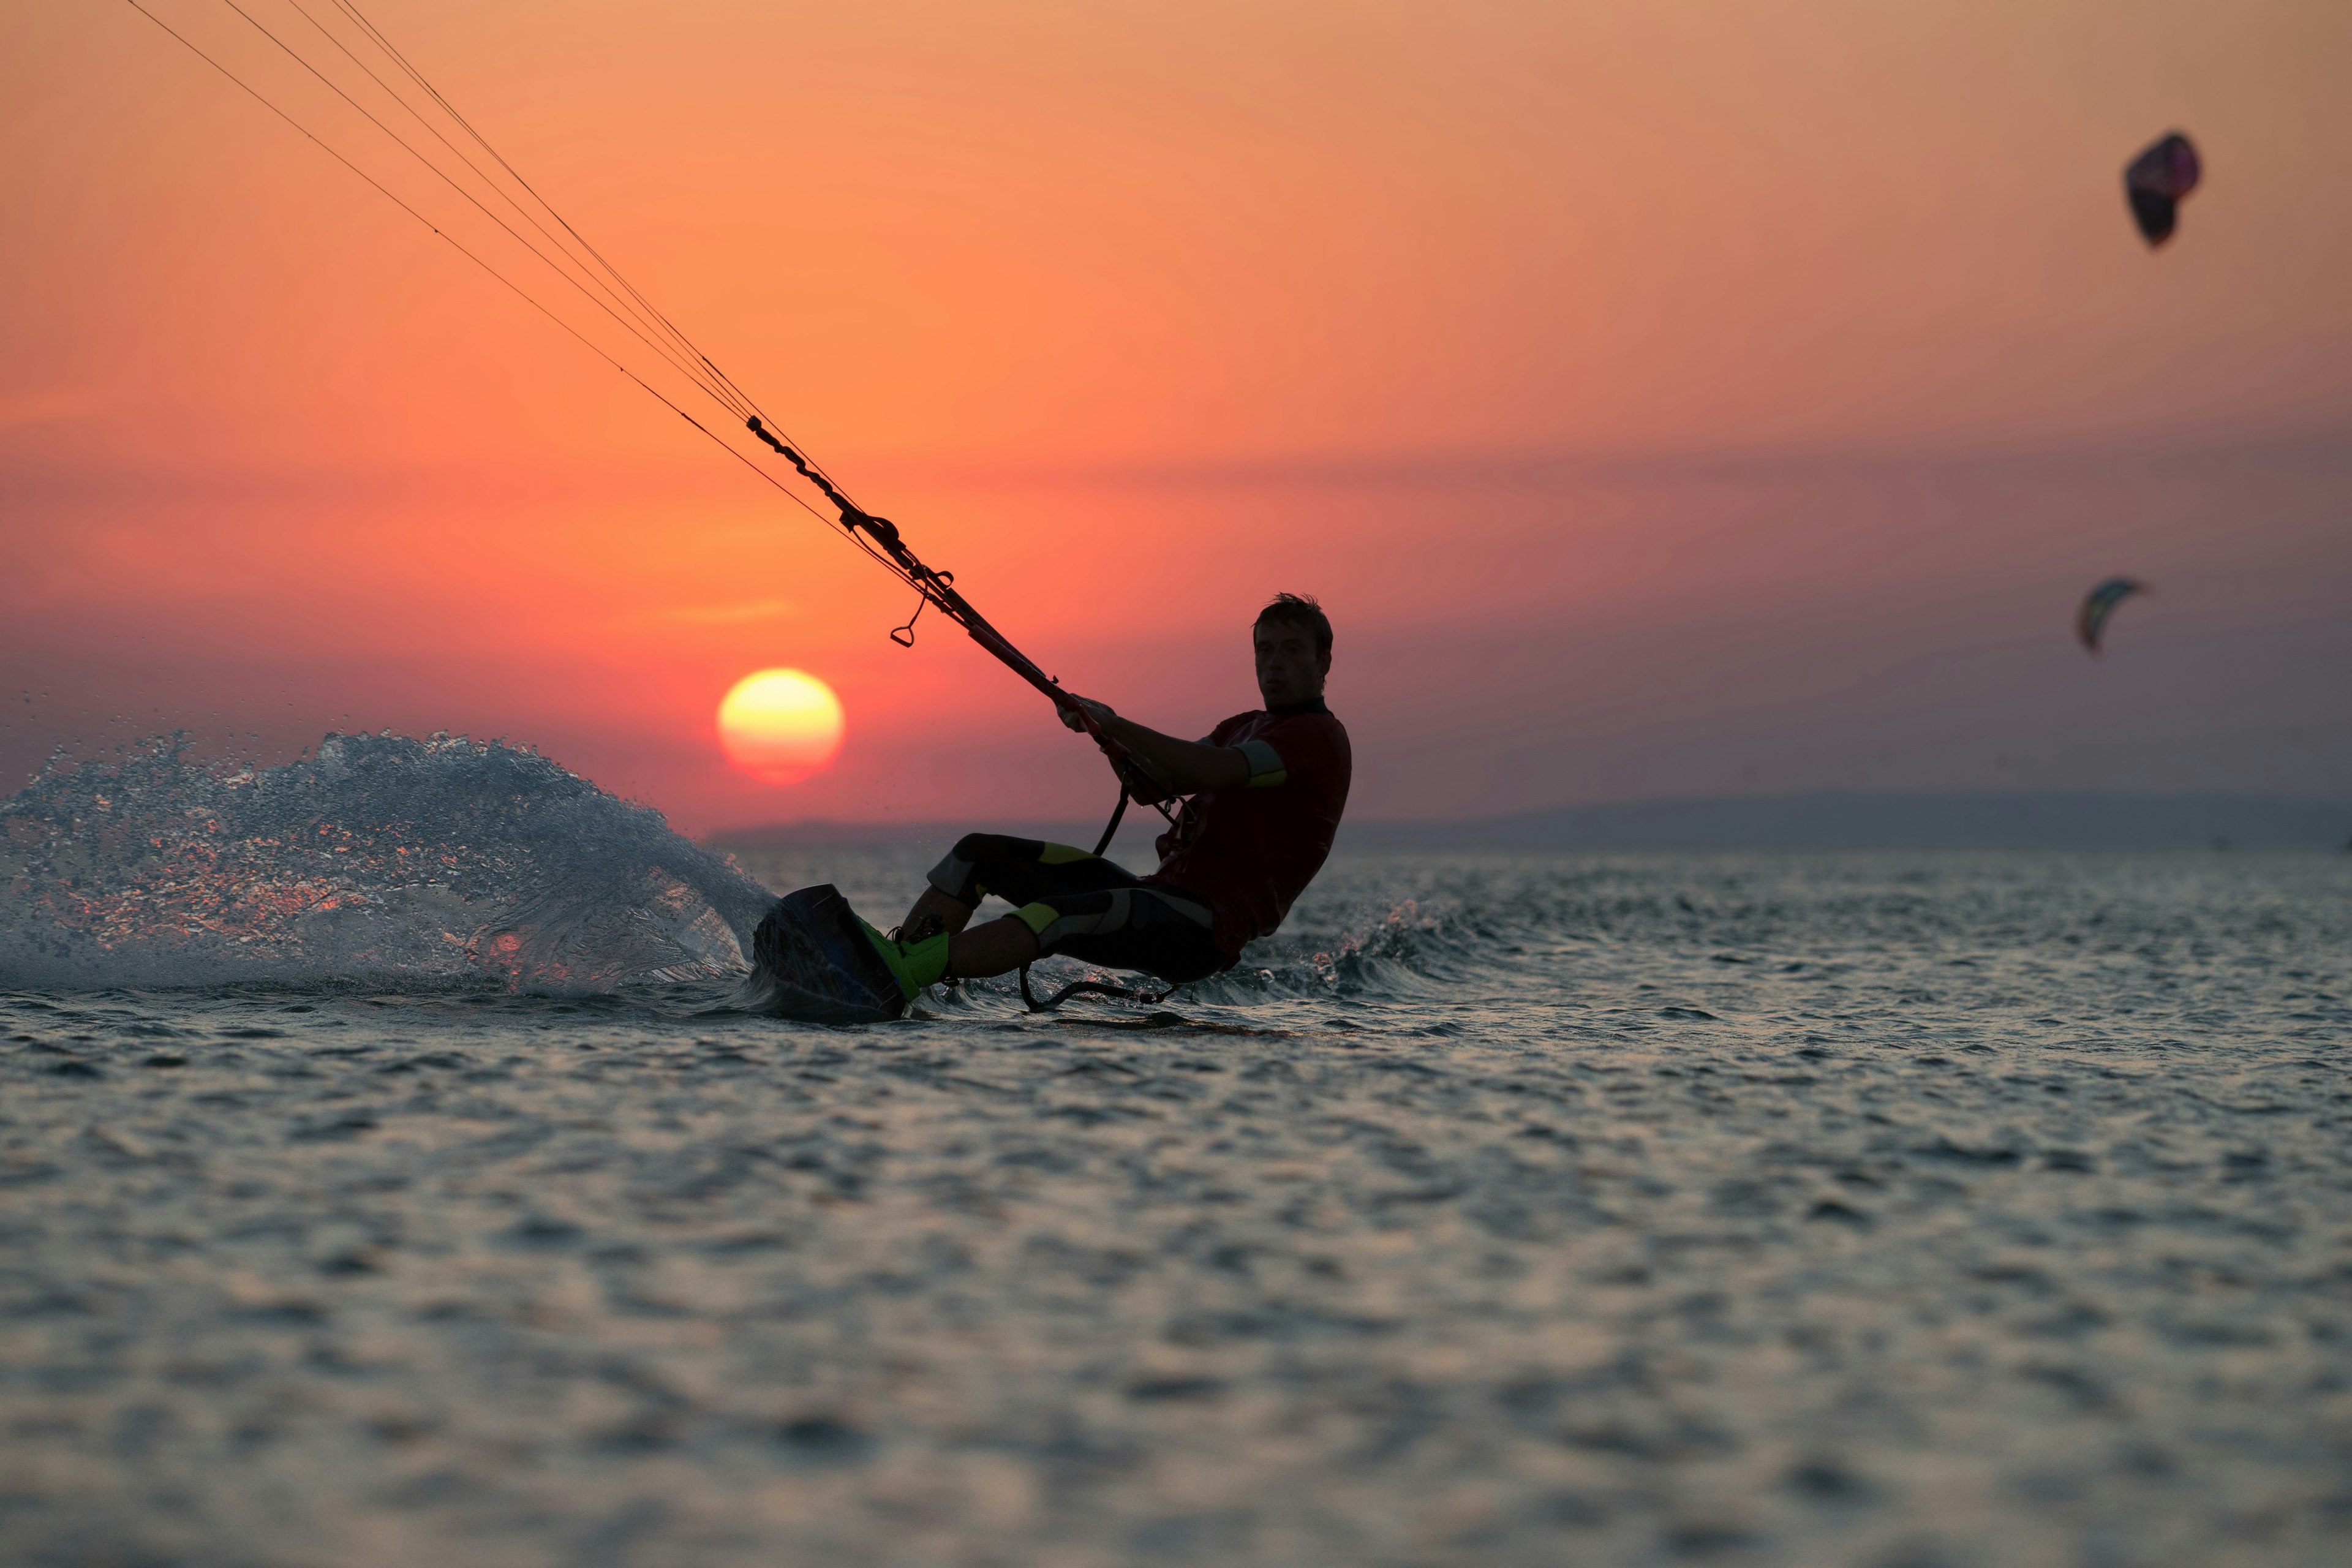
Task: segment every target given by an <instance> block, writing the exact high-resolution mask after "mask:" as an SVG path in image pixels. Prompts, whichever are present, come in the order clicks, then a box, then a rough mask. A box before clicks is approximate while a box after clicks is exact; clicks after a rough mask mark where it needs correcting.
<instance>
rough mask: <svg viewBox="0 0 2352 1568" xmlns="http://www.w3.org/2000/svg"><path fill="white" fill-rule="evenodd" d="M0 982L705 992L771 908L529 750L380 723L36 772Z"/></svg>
mask: <svg viewBox="0 0 2352 1568" xmlns="http://www.w3.org/2000/svg"><path fill="white" fill-rule="evenodd" d="M0 886H5V887H6V889H8V895H9V896H8V899H7V903H6V908H5V912H0V978H5V979H7V980H9V981H14V982H20V983H26V984H76V985H89V984H109V985H121V984H149V985H153V984H163V985H198V984H218V983H221V982H224V981H232V982H233V981H251V980H270V981H288V982H300V981H317V980H324V979H343V978H359V977H367V976H394V977H401V978H405V979H426V980H457V979H465V978H470V977H479V976H484V975H488V976H493V977H496V978H499V979H501V980H503V981H504V982H505V983H506V984H508V985H509V986H511V987H514V988H517V989H525V990H547V991H567V992H577V991H604V990H609V989H611V988H612V987H614V986H616V985H620V984H628V983H630V982H633V981H646V980H683V979H701V978H714V977H719V976H726V975H735V974H740V973H744V972H745V971H746V970H747V968H748V964H747V963H746V961H745V957H744V954H745V953H746V952H748V950H749V947H750V940H751V929H752V927H753V926H754V925H756V924H757V923H758V921H759V918H760V915H761V912H762V911H763V910H765V908H766V907H767V905H768V904H769V903H770V902H771V901H772V900H771V898H770V896H769V894H768V893H767V891H766V890H765V889H762V888H761V886H760V885H759V884H758V883H757V882H755V881H753V880H752V879H751V878H750V877H748V876H746V875H744V873H743V872H742V871H741V870H740V869H739V868H737V867H736V866H735V865H734V864H733V863H732V862H731V861H730V860H725V859H721V858H719V857H717V856H714V855H712V854H710V853H709V852H708V851H706V850H703V849H699V848H698V847H695V846H694V845H692V844H689V843H688V842H687V841H686V840H685V839H683V838H681V837H678V836H677V834H675V833H673V832H671V831H670V829H669V826H668V825H667V823H666V822H664V821H663V819H662V816H661V814H660V813H658V812H656V811H654V810H652V809H651V808H649V807H646V806H642V805H632V804H630V803H628V802H626V801H624V800H621V799H618V798H617V797H615V796H614V795H608V794H606V793H605V792H604V791H603V790H601V789H599V788H597V787H596V786H595V785H594V784H591V783H590V782H589V781H587V780H586V779H583V778H582V777H580V776H579V775H577V774H576V773H570V772H568V771H566V770H565V769H563V768H562V767H559V766H558V765H557V764H555V763H552V762H550V761H549V760H548V759H547V758H545V757H542V756H541V755H539V754H538V753H537V752H533V751H530V750H528V749H523V748H518V747H513V746H509V745H507V744H505V743H504V742H496V741H493V742H478V741H471V740H468V739H467V738H465V737H464V736H450V735H446V734H439V735H435V736H433V737H432V738H431V739H429V740H425V741H416V740H411V739H409V738H407V737H404V736H395V735H394V734H393V733H392V732H391V731H384V732H383V734H381V735H335V734H331V735H329V736H327V737H326V739H325V740H323V741H322V742H320V745H319V748H318V750H317V752H315V753H313V754H311V755H309V756H306V757H303V758H301V759H299V760H297V761H295V762H291V763H284V764H282V765H280V766H278V767H269V768H256V767H252V766H249V765H239V764H234V763H204V762H199V761H195V760H194V759H192V758H191V757H190V755H189V748H188V746H187V743H186V742H185V740H184V738H183V737H182V736H172V737H163V738H157V739H154V740H151V741H148V742H142V744H141V745H140V746H139V747H137V748H135V749H134V750H132V751H131V752H130V754H129V755H127V756H126V757H125V758H124V759H123V760H122V761H121V762H116V763H80V764H79V765H78V764H76V763H73V762H71V761H70V760H68V759H66V758H64V757H62V756H59V757H55V758H52V759H51V761H50V763H49V765H48V766H47V767H46V768H44V769H43V770H42V772H41V773H40V776H38V777H37V778H36V779H35V780H34V781H33V782H32V783H31V784H28V785H26V787H25V788H24V789H23V790H21V791H19V792H18V793H17V794H16V795H14V796H12V797H10V798H9V799H7V800H6V801H5V802H0Z"/></svg>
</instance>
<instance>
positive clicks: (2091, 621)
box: [2074, 577, 2147, 653]
mask: <svg viewBox="0 0 2352 1568" xmlns="http://www.w3.org/2000/svg"><path fill="white" fill-rule="evenodd" d="M2145 593H2147V584H2145V583H2135V582H2133V581H2132V580H2131V579H2130V578H2128V577H2110V578H2108V579H2107V580H2106V581H2105V582H2104V583H2102V584H2099V585H2098V586H2097V587H2095V588H2094V589H2092V590H2091V591H2090V592H2089V593H2087V594H2085V595H2083V607H2082V608H2081V609H2079V610H2077V611H2075V612H2074V635H2075V636H2076V637H2080V638H2081V639H2082V641H2083V646H2084V647H2086V648H2089V649H2090V650H2091V651H2092V652H2093V653H2096V652H2098V651H2099V638H2100V637H2102V636H2103V635H2104V634H2105V631H2106V629H2107V617H2108V616H2112V615H2114V614H2115V613H2116V605H2120V604H2122V603H2123V602H2124V601H2125V600H2126V599H2128V598H2130V597H2131V596H2132V595H2134V594H2145Z"/></svg>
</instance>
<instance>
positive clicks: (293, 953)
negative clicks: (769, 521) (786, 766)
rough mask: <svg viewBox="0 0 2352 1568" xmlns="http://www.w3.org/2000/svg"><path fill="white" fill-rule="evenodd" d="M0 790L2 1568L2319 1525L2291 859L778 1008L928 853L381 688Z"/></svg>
mask: <svg viewBox="0 0 2352 1568" xmlns="http://www.w3.org/2000/svg"><path fill="white" fill-rule="evenodd" d="M0 832H5V843H0V886H4V887H5V889H6V903H5V914H0V1561H5V1562H8V1563H126V1564H127V1563H159V1564H160V1563H173V1564H178V1563H188V1564H213V1563H218V1564H248V1563H249V1564H275V1563H287V1564H297V1563H302V1564H308V1563H338V1564H384V1565H387V1568H389V1565H394V1564H414V1563H440V1564H449V1565H461V1564H473V1563H483V1564H495V1563H517V1564H540V1563H546V1564H557V1563H563V1564H572V1563H616V1564H623V1563H628V1564H633V1563H644V1564H663V1565H674V1564H681V1563H688V1564H690V1563H724V1564H732V1563H745V1564H751V1563H761V1564H768V1563H840V1564H877V1565H879V1564H930V1563H938V1564H963V1563H971V1564H981V1563H1003V1564H1008V1565H1011V1564H1023V1565H1026V1564H1071V1565H1079V1564H1105V1565H1108V1564H1126V1563H1220V1564H1225V1563H1268V1564H1335V1563H1348V1564H1414V1563H1481V1564H1495V1563H1500V1564H1518V1563H1527V1564H1538V1563H1541V1564H1551V1563H1562V1562H1594V1563H1600V1562H1606V1563H1679V1562H1684V1561H1706V1562H1727V1563H1790V1564H1798V1563H1802V1564H1816V1563H1856V1564H1875V1565H1883V1568H1901V1565H1917V1568H1928V1565H1932V1564H1943V1563H1949V1564H1979V1563H1981V1564H2053V1565H2055V1564H2139V1563H2146V1564H2171V1563H2313V1564H2318V1563H2340V1562H2342V1561H2343V1560H2344V1557H2343V1552H2344V1544H2345V1542H2346V1541H2347V1539H2352V1201H2348V1200H2347V1192H2352V1071H2347V1065H2352V1058H2348V1057H2347V1037H2352V862H2347V860H2346V859H2345V858H2340V857H2339V858H2322V857H2308V858H2304V857H2293V856H2230V855H2214V854H2200V855H2169V856H2167V855H2148V856H2104V857H2082V858H2071V857H2064V856H2054V855H2043V856H2032V857H2027V856H2003V855H1990V854H1841V855H1805V854H1794V853H1783V854H1773V855H1736V854H1668V853H1657V854H1609V855H1571V854H1562V855H1545V856H1472V855H1444V856H1415V855H1382V856H1371V855H1348V854H1345V853H1343V854H1341V855H1340V856H1339V857H1338V858H1335V860H1334V862H1333V863H1332V865H1331V866H1330V867H1329V868H1328V869H1327V870H1326V872H1325V873H1324V875H1323V877H1322V878H1321V879H1320V880H1318V883H1317V884H1316V885H1315V887H1314V888H1313V889H1310V890H1309V892H1308V893H1307V896H1306V898H1305V899H1303V900H1301V902H1300V904H1299V906H1298V908H1297V910H1295V911H1294V912H1293V915H1292V918H1291V921H1290V922H1289V924H1288V925H1287V926H1286V929H1285V930H1284V931H1283V932H1282V933H1281V934H1280V935H1279V936H1277V937H1276V938H1275V939H1273V940H1270V941H1268V942H1262V943H1259V944H1257V945H1256V946H1255V947H1253V948H1252V949H1251V951H1250V952H1249V953H1248V954H1247V955H1246V958H1245V961H1244V963H1243V964H1242V965H1241V966H1240V967H1239V968H1238V969H1236V970H1234V972H1232V973H1229V974H1227V975H1225V976H1223V977H1221V978H1219V979H1217V980H1214V981H1213V982H1210V983H1207V984H1200V985H1195V986H1192V987H1188V988H1186V989H1184V990H1182V991H1180V992H1179V993H1177V994H1176V995H1175V996H1174V997H1173V998H1171V1000H1170V1001H1169V1002H1167V1003H1165V1004H1162V1005H1159V1006H1156V1007H1140V1008H1139V1007H1134V1006H1126V1005H1105V1004H1098V1003H1074V1004H1072V1005H1070V1006H1068V1007H1067V1008H1066V1010H1065V1011H1063V1012H1061V1013H1059V1014H1055V1015H1050V1016H1030V1015H1028V1014H1025V1013H1024V1011H1023V1010H1022V1007H1021V1005H1020V1003H1019V1000H1018V997H1017V995H1016V994H1014V992H1013V988H1012V987H1011V985H1010V984H1009V983H1001V982H1000V983H982V984H971V985H969V986H966V987H964V988H963V989H962V990H961V992H958V993H954V994H942V993H934V994H932V995H931V996H930V997H929V999H927V1000H926V1002H925V1003H924V1004H923V1005H921V1006H920V1007H919V1009H918V1010H917V1012H916V1014H915V1016H911V1017H909V1018H908V1019H907V1020H905V1021H903V1022H899V1023H897V1024H892V1025H886V1026H872V1027H863V1028H814V1027H807V1026H796V1025H792V1024H788V1023H784V1022H782V1021H780V1020H777V1019H774V1018H771V1017H765V1016H758V1015H756V1014H753V1013H747V1012H744V1011H741V1010H739V1007H738V1005H737V1004H738V1002H739V1001H740V996H741V994H742V984H741V982H742V978H743V974H744V964H743V961H742V952H741V948H742V943H743V941H744V939H745V938H746V937H747V935H748V931H749V929H750V926H751V923H753V922H755V921H756V920H757V918H758V915H759V913H760V910H761V906H762V905H763V903H764V901H765V900H766V898H767V896H768V890H770V889H786V888H789V887H792V886H796V885H799V884H801V883H803V882H807V881H815V880H831V881H835V882H837V883H839V884H840V885H841V886H842V888H843V889H844V890H845V892H847V893H848V894H849V895H850V896H851V898H852V899H853V900H855V901H856V902H857V903H858V905H859V906H860V907H861V908H863V909H866V910H868V911H869V912H876V913H877V914H878V915H879V916H880V918H885V919H887V918H893V917H895V914H896V913H897V912H898V910H901V909H903V907H904V904H905V903H906V901H907V900H908V895H909V894H910V892H911V891H912V890H913V889H915V887H916V885H917V883H918V880H919V876H920V872H921V870H922V868H923V865H924V863H925V861H926V860H927V859H928V858H929V855H928V853H926V852H920V851H916V850H912V849H909V850H905V851H896V850H877V849H853V848H846V847H816V846H812V847H806V848H803V849H801V850H798V851H794V852H793V853H790V854H780V855H777V856H774V857H772V858H769V859H766V860H763V861H758V862H754V863H751V864H748V865H740V866H739V865H735V864H732V863H730V862H729V861H728V860H726V859H725V858H722V857H719V856H715V855H712V854H710V853H709V852H706V851H704V850H702V849H699V848H698V847H694V846H692V845H690V844H688V843H686V842H684V841H683V840H681V839H679V838H677V837H675V836H674V835H671V834H670V833H668V831H667V829H666V828H665V827H664V826H662V825H661V823H660V821H659V819H658V818H657V817H656V816H654V815H653V814H651V813H650V812H646V811H645V810H643V809H641V808H638V807H635V806H631V805H626V804H625V803H623V802H620V801H617V800H614V799H613V798H612V797H610V796H608V795H604V794H602V793H601V792H599V791H597V790H595V789H594V788H593V787H592V786H590V785H588V784H585V783H583V781H580V780H578V779H575V778H572V776H571V775H569V774H567V773H563V772H562V770H561V769H560V768H557V767H555V766H554V765H553V764H552V763H548V762H546V761H545V760H544V759H541V758H539V757H536V756H533V755H531V754H530V753H528V752H520V751H515V750H511V749H509V748H506V747H502V746H483V745H477V744H474V743H472V742H464V741H457V740H451V739H447V738H436V740H434V741H432V742H412V741H405V740H401V739H398V738H395V737H388V736H379V737H372V738H371V737H341V738H336V739H334V740H331V741H330V742H328V743H327V744H325V745H323V746H322V747H321V748H320V750H319V752H318V753H317V754H316V755H315V756H311V757H307V758H305V759H303V760H302V761H300V762H299V763H294V764H291V765H289V766H287V767H283V768H277V769H236V770H231V769H224V768H221V767H218V766H213V767H205V766H200V765H198V764H196V763H194V762H193V761H191V760H190V759H188V758H187V757H186V756H185V755H184V753H182V752H177V751H175V750H174V749H173V747H172V746H170V745H169V744H160V745H157V746H155V747H152V748H149V749H146V750H143V751H142V752H137V753H135V754H132V755H131V756H129V757H127V758H126V759H124V760H123V761H121V762H120V763H111V764H110V765H108V766H104V767H99V766H89V767H82V768H79V769H76V768H73V767H70V766H64V765H61V766H59V767H58V768H56V769H53V770H52V771H51V772H50V773H47V774H45V775H44V777H43V778H42V779H40V780H38V781H37V782H36V783H35V784H33V785H32V786H31V787H30V788H28V789H27V790H26V791H25V792H24V793H23V794H21V795H17V796H16V797H15V798H14V799H13V800H11V801H9V802H7V803H6V804H5V805H4V806H0ZM1077 973H1081V972H1080V971H1079V970H1078V969H1077V968H1076V966H1075V965H1070V964H1066V963H1058V962H1057V963H1049V964H1048V965H1045V966H1043V968H1042V969H1041V976H1043V975H1051V976H1052V977H1055V978H1069V977H1073V976H1075V975H1076V974H1077Z"/></svg>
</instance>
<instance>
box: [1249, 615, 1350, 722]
mask: <svg viewBox="0 0 2352 1568" xmlns="http://www.w3.org/2000/svg"><path fill="white" fill-rule="evenodd" d="M1250 636H1251V637H1252V638H1253V639H1254V640H1255V643H1256V645H1257V692H1258V695H1259V696H1260V697H1261V698H1263V699H1265V705H1266V706H1267V707H1268V708H1294V707H1297V705H1298V704H1299V703H1301V702H1312V701H1313V700H1315V699H1317V698H1318V697H1320V696H1322V695H1323V678H1324V677H1325V676H1327V675H1328V674H1330V673H1331V660H1330V657H1329V656H1328V655H1318V654H1317V653H1316V651H1315V634H1314V633H1313V632H1310V631H1308V630H1307V628H1306V627H1305V626H1294V625H1292V624H1291V623H1290V622H1288V621H1260V622H1258V624H1257V625H1256V626H1253V627H1251V628H1250Z"/></svg>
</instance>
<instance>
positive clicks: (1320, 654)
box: [1250, 594, 1331, 658]
mask: <svg viewBox="0 0 2352 1568" xmlns="http://www.w3.org/2000/svg"><path fill="white" fill-rule="evenodd" d="M1268 621H1279V622H1281V623H1282V624H1283V625H1285V626H1305V627H1306V628H1307V630H1308V631H1310V632H1313V633H1314V634H1315V657H1316V658H1330V657H1331V618H1330V617H1329V616H1326V615H1325V614H1324V613H1323V606H1322V605H1318V604H1317V603H1316V602H1315V595H1312V594H1276V595H1275V596H1274V603H1272V604H1270V605H1267V606H1266V607H1265V609H1263V610H1260V611H1259V612H1258V613H1257V619H1256V620H1254V621H1252V622H1251V623H1250V625H1251V626H1264V625H1265V623H1266V622H1268Z"/></svg>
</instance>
